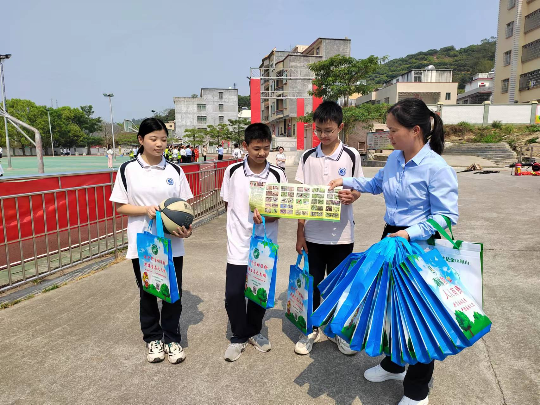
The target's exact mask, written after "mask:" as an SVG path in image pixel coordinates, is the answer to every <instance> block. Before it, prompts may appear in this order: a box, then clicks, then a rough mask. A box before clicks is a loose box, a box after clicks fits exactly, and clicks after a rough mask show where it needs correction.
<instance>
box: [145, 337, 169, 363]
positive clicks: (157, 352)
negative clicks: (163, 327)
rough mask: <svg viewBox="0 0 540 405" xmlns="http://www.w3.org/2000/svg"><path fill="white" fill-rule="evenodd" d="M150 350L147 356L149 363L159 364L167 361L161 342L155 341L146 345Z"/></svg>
mask: <svg viewBox="0 0 540 405" xmlns="http://www.w3.org/2000/svg"><path fill="white" fill-rule="evenodd" d="M146 347H147V348H148V354H147V355H146V360H148V362H149V363H159V362H160V361H163V360H164V359H165V352H164V351H163V343H161V340H154V341H152V342H150V343H147V344H146Z"/></svg>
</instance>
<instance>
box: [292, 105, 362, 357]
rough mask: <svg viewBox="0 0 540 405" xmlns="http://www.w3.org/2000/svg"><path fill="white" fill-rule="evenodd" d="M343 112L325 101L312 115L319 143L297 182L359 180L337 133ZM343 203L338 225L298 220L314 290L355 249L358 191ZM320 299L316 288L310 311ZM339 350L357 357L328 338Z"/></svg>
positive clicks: (306, 349) (305, 342)
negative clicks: (350, 177) (355, 210)
mask: <svg viewBox="0 0 540 405" xmlns="http://www.w3.org/2000/svg"><path fill="white" fill-rule="evenodd" d="M342 121H343V112H342V110H341V107H340V106H339V105H338V104H337V103H335V102H333V101H324V102H323V103H322V104H321V105H320V106H319V107H318V108H317V109H316V110H315V112H314V113H313V122H314V123H315V134H316V135H317V136H318V137H319V139H320V141H321V143H320V144H319V146H317V147H316V148H313V149H309V150H307V151H305V152H304V154H303V155H302V158H301V159H300V164H299V165H298V171H297V172H296V180H298V181H299V182H300V183H303V184H309V185H327V184H328V183H329V182H330V181H331V180H332V177H335V176H341V177H348V176H349V175H354V176H356V177H362V176H363V172H362V168H361V167H360V154H359V153H358V151H357V150H356V149H353V148H349V147H347V146H345V145H343V143H342V142H341V141H340V140H339V132H340V131H341V130H342V129H343V122H342ZM341 193H343V196H344V199H342V201H343V200H345V203H344V204H343V205H342V206H341V218H340V221H339V222H328V221H315V220H311V221H310V220H308V221H306V220H303V219H301V220H298V230H297V239H296V251H297V252H298V253H299V254H301V253H302V250H305V251H306V252H307V254H308V260H309V273H310V274H311V275H312V276H313V285H315V286H317V285H318V284H319V283H320V282H321V281H322V280H323V279H324V277H325V275H327V274H330V273H331V272H332V271H333V270H334V269H335V268H336V267H337V266H338V265H339V264H340V263H341V262H342V261H343V260H345V258H346V257H347V256H348V255H349V254H350V253H352V251H353V246H354V217H353V209H352V206H351V205H350V204H352V203H353V202H354V201H356V200H357V199H358V198H359V197H360V193H359V192H357V191H351V190H344V191H342V192H341ZM320 301H321V295H320V292H319V290H318V288H316V287H315V288H314V289H313V310H314V311H315V309H317V308H318V306H319V305H320ZM320 337H321V334H320V331H319V329H318V328H314V330H313V333H311V334H309V335H308V336H305V335H301V336H300V340H299V341H298V343H296V346H295V348H294V351H295V352H296V353H297V354H302V355H305V354H308V353H310V352H311V349H312V348H313V344H314V343H315V342H318V341H319V339H320ZM330 340H332V341H333V342H334V343H336V344H337V346H338V349H339V350H340V351H341V352H342V353H343V354H347V355H353V354H356V352H355V351H353V350H351V348H350V347H349V344H348V343H347V342H345V341H344V340H343V339H341V338H340V337H339V336H336V337H335V338H331V339H330Z"/></svg>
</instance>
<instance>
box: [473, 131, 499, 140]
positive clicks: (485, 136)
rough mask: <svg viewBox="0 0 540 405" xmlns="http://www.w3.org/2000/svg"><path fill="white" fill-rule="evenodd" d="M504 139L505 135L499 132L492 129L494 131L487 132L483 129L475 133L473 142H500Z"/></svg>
mask: <svg viewBox="0 0 540 405" xmlns="http://www.w3.org/2000/svg"><path fill="white" fill-rule="evenodd" d="M502 140H503V135H502V134H500V133H498V132H495V131H492V132H487V133H485V131H482V132H480V133H477V134H476V135H475V137H474V139H473V142H479V143H498V142H502Z"/></svg>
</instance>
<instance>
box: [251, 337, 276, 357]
mask: <svg viewBox="0 0 540 405" xmlns="http://www.w3.org/2000/svg"><path fill="white" fill-rule="evenodd" d="M248 342H249V343H251V344H252V345H253V346H255V348H256V349H257V350H258V351H260V352H263V353H266V352H268V351H270V349H271V348H272V346H271V345H270V341H269V340H268V339H267V338H265V337H264V336H263V335H261V334H260V333H259V334H258V335H255V336H252V337H250V338H249V340H248Z"/></svg>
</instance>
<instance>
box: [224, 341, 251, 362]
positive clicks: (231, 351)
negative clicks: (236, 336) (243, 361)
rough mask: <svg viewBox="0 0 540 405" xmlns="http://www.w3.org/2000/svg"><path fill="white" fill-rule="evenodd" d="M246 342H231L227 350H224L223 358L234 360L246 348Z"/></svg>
mask: <svg viewBox="0 0 540 405" xmlns="http://www.w3.org/2000/svg"><path fill="white" fill-rule="evenodd" d="M247 344H248V343H247V342H244V343H231V344H230V345H229V347H227V350H225V356H224V357H225V360H227V361H236V360H238V358H239V357H240V356H241V355H242V353H243V352H244V350H246V346H247Z"/></svg>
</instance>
